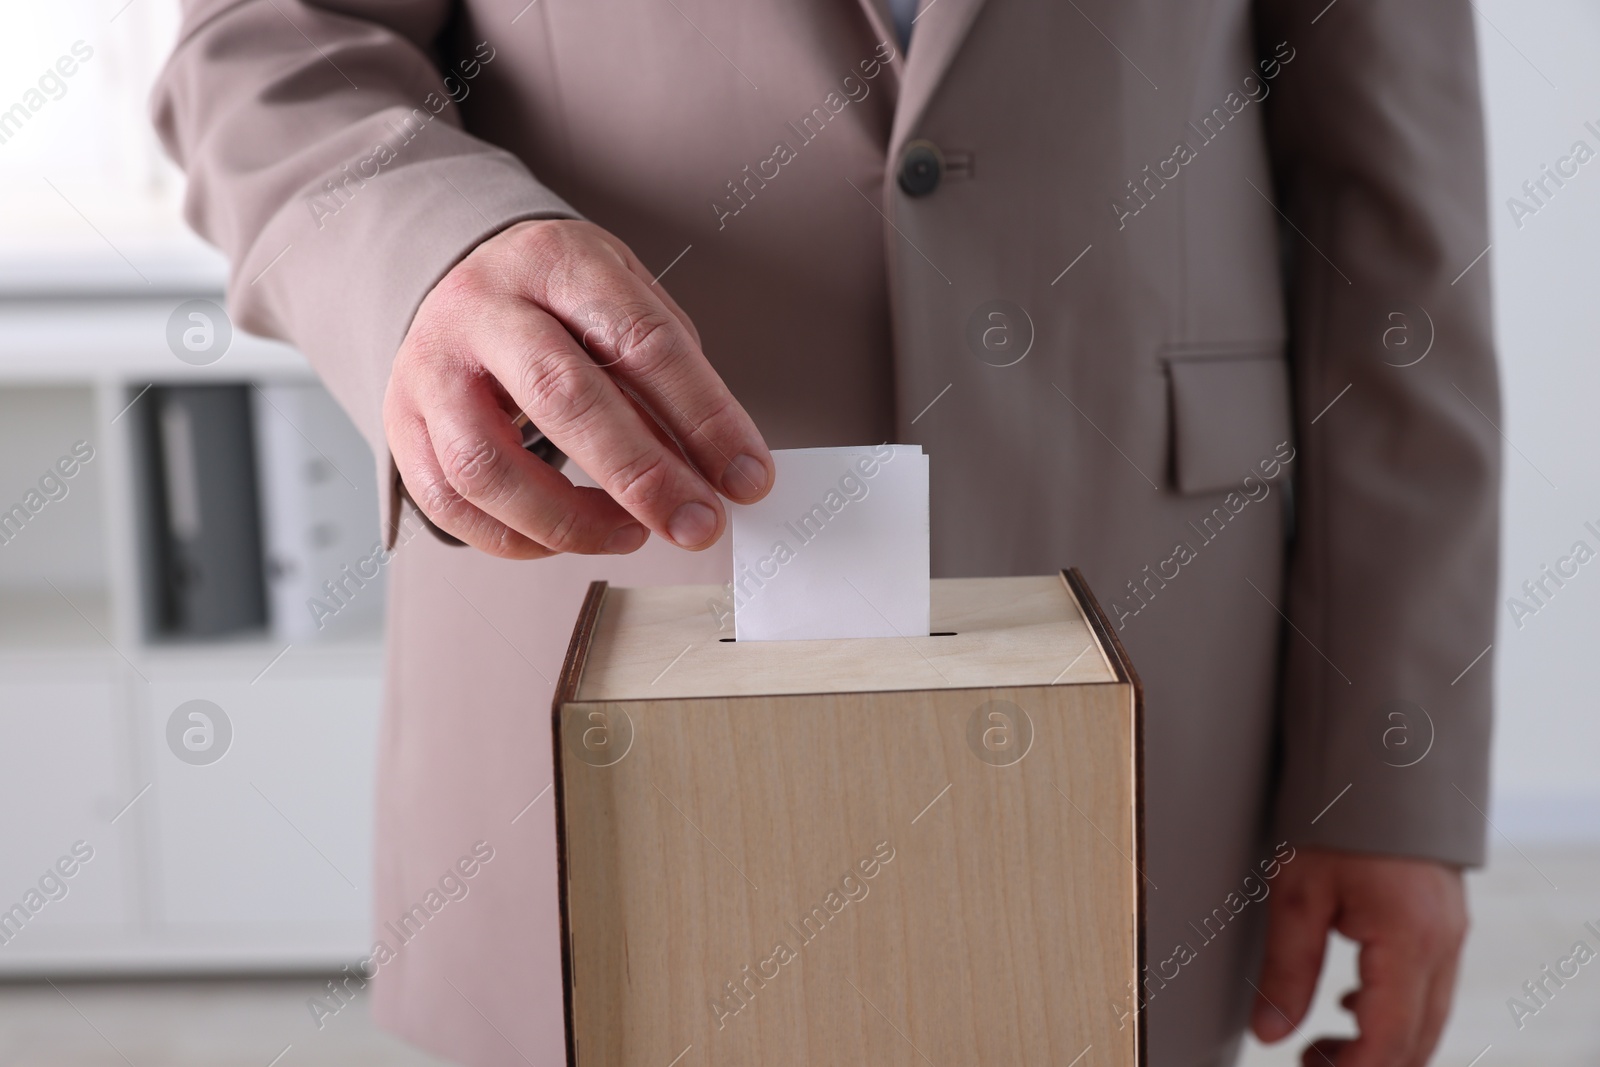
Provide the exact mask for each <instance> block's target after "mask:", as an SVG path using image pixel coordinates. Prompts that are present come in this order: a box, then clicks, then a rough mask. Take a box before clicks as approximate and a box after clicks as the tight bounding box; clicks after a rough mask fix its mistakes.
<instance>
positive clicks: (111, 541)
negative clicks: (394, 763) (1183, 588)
mask: <svg viewBox="0 0 1600 1067" xmlns="http://www.w3.org/2000/svg"><path fill="white" fill-rule="evenodd" d="M181 302H182V298H179V297H173V298H169V299H154V300H124V301H120V302H94V301H85V302H83V303H82V306H68V305H66V304H62V305H59V306H51V307H49V308H42V307H40V306H38V305H31V306H28V305H13V306H11V307H5V306H0V511H4V510H5V509H8V508H9V507H10V505H11V504H12V503H14V502H16V501H22V500H24V499H25V498H26V494H27V493H28V492H29V491H30V489H32V488H36V487H37V486H38V484H39V480H40V478H41V477H44V476H45V475H46V474H47V473H48V471H49V469H50V468H51V467H52V466H53V464H54V462H55V460H56V459H57V458H59V456H60V455H62V454H64V453H65V451H67V450H69V449H70V448H71V447H72V446H73V444H74V442H77V441H79V440H83V441H86V442H88V443H89V445H90V446H92V448H93V450H94V458H93V460H92V461H91V462H90V463H89V464H88V465H87V466H85V467H83V469H82V470H81V471H80V472H79V473H78V474H77V475H76V476H75V477H74V479H73V481H72V483H71V485H70V487H69V489H70V491H69V492H68V493H66V494H61V493H60V492H59V487H57V486H55V485H54V483H52V484H51V485H50V486H47V488H50V489H52V490H53V491H55V492H56V494H57V496H56V497H54V498H51V499H49V500H48V501H47V502H45V503H44V504H43V505H42V506H40V507H39V508H38V509H37V510H35V511H34V512H33V513H32V515H31V517H30V518H29V519H28V520H27V521H26V522H25V523H23V524H22V525H23V527H24V528H22V529H21V533H20V535H15V536H3V537H0V977H3V976H13V975H38V974H46V975H50V974H93V973H116V972H121V973H161V972H173V971H234V972H237V971H249V970H262V969H282V970H290V969H307V968H319V967H335V968H336V967H338V966H339V965H341V964H343V963H346V962H350V961H353V960H355V959H358V958H359V957H360V956H361V955H362V954H363V953H364V950H365V949H366V948H367V947H368V946H369V943H370V931H369V926H370V920H369V915H370V903H369V894H370V891H371V867H372V843H371V834H372V822H373V810H372V797H373V773H374V761H375V750H376V740H377V731H378V707H379V699H380V690H381V680H382V642H381V633H380V632H379V628H378V626H377V625H375V624H373V623H371V622H369V623H367V624H365V626H364V627H346V628H345V629H344V630H343V631H342V632H340V633H338V634H335V635H333V637H332V638H331V639H324V636H325V635H321V634H319V635H316V637H315V638H313V639H309V640H301V639H296V640H295V641H294V643H293V644H290V645H289V647H288V648H287V649H286V648H285V644H286V643H287V642H286V641H284V640H274V639H273V638H272V637H271V636H270V635H269V634H265V633H261V634H254V635H247V636H245V637H242V638H237V639H230V640H226V641H216V642H193V643H183V644H174V643H169V642H162V641H158V640H154V639H152V637H151V635H150V634H149V633H147V632H146V631H145V629H144V625H145V623H144V615H145V613H144V612H143V611H142V610H141V605H142V604H144V603H145V600H144V596H145V594H146V593H147V592H148V590H146V589H145V588H143V587H142V585H143V583H144V582H145V581H146V579H145V578H144V576H143V574H142V573H141V567H142V565H143V564H142V562H141V553H140V549H139V533H138V531H139V529H140V524H139V522H138V521H137V516H138V510H139V508H140V507H141V506H142V501H141V500H140V499H139V495H140V490H139V488H138V485H139V482H138V478H137V466H136V464H135V463H134V462H133V451H132V446H133V434H132V432H131V430H130V426H131V425H132V424H133V423H134V421H135V420H134V419H133V417H131V416H129V417H124V416H125V415H126V413H127V411H128V408H129V404H130V402H132V403H135V404H136V403H138V402H139V401H138V400H137V399H136V398H137V397H138V395H139V392H140V390H141V389H142V388H143V386H144V385H146V384H148V383H151V382H156V383H201V382H214V383H221V382H291V383H292V382H309V381H312V380H313V379H312V377H311V374H310V371H309V369H308V368H307V367H306V365H305V363H304V361H303V360H302V359H301V358H300V357H299V356H298V355H297V354H295V353H294V352H292V351H290V350H289V349H287V348H284V347H283V346H281V345H274V344H270V343H268V342H263V341H259V340H256V339H254V338H250V337H248V336H246V335H244V334H236V335H235V337H234V341H233V347H232V348H230V349H229V351H228V353H227V355H226V356H225V357H224V358H223V359H221V360H220V361H218V362H217V363H215V364H212V365H208V366H205V367H195V366H190V365H189V364H186V363H184V362H182V361H180V360H178V359H177V358H175V357H174V356H173V354H172V353H171V351H170V350H169V349H168V347H167V341H166V323H167V318H168V316H169V314H170V313H171V311H172V309H173V308H174V307H176V306H177V305H178V304H179V303H181ZM319 418H322V416H319ZM311 429H313V430H315V428H314V427H313V428H311ZM312 436H313V437H315V433H314V432H313V434H312ZM14 525H15V524H14ZM373 527H374V535H375V534H376V509H375V508H374V519H373ZM195 700H201V701H209V702H211V703H212V704H214V705H215V706H216V707H218V708H221V709H222V711H223V713H224V715H225V716H226V719H227V724H228V726H229V727H230V730H231V737H230V738H229V739H228V741H227V744H226V751H225V753H224V754H223V755H222V757H221V758H220V759H217V760H215V761H211V762H207V761H206V760H204V759H197V758H195V753H194V751H193V750H192V749H190V748H187V747H186V746H185V745H184V743H183V740H182V730H181V729H180V730H179V732H178V737H177V740H176V741H173V740H172V739H171V738H169V735H168V720H169V719H170V718H171V716H172V714H173V712H174V710H176V709H178V708H179V707H180V706H182V705H185V704H186V703H187V702H189V701H195ZM182 725H183V726H185V727H188V726H198V725H200V723H199V722H198V721H196V722H190V721H189V720H188V719H187V718H185V719H184V720H183V722H182ZM211 725H213V726H215V725H216V724H211ZM202 733H203V731H202ZM190 740H191V742H194V743H196V744H199V743H202V742H203V740H204V738H203V736H202V734H199V733H197V734H192V735H191V738H190ZM78 842H82V843H83V844H82V845H81V846H78V847H79V853H80V854H83V853H85V852H87V850H91V849H92V855H90V856H89V858H88V859H87V860H86V861H84V860H82V859H75V857H74V855H73V848H74V846H75V845H76V844H77V843H78ZM58 863H60V864H61V866H60V867H58V866H57V864H58ZM65 869H71V870H72V874H71V876H70V877H66V876H63V875H60V874H59V872H60V871H61V870H65ZM52 872H56V873H52ZM41 879H42V880H43V885H41ZM30 893H31V894H33V895H31V896H30ZM52 898H53V899H52ZM35 903H37V904H38V905H39V906H38V907H30V905H31V904H35ZM14 904H15V905H19V906H21V907H22V908H23V912H22V914H21V915H20V916H19V915H18V914H17V913H16V912H14V911H12V910H10V909H12V908H13V905H14ZM8 915H9V916H10V918H9V919H8Z"/></svg>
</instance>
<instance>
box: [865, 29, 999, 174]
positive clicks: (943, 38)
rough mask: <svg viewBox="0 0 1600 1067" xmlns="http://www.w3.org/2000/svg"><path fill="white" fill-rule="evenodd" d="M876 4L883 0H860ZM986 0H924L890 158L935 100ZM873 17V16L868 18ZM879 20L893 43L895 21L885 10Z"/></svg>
mask: <svg viewBox="0 0 1600 1067" xmlns="http://www.w3.org/2000/svg"><path fill="white" fill-rule="evenodd" d="M861 2H862V3H863V4H866V5H869V6H870V5H873V4H875V3H878V2H881V0H861ZM982 6H983V0H923V3H922V11H921V13H920V14H918V15H917V21H916V25H915V28H914V29H913V30H912V31H911V47H910V49H909V50H908V54H907V56H906V62H905V68H904V70H903V71H902V72H901V77H900V100H899V104H898V106H897V107H896V108H895V115H894V131H893V133H892V134H891V136H890V138H889V158H890V159H891V160H893V159H895V158H897V157H898V156H899V154H900V147H901V145H903V144H904V143H905V142H906V140H907V138H908V137H909V136H910V133H911V131H912V130H914V129H916V127H917V123H918V122H920V121H921V120H922V113H923V112H924V111H925V110H927V107H928V101H929V100H931V99H932V98H933V94H934V91H935V90H936V89H938V88H939V82H940V80H941V79H943V77H944V73H945V71H946V70H948V69H949V67H950V62H951V61H952V60H953V59H955V55H956V50H957V49H959V48H960V47H961V42H962V41H964V40H965V39H966V36H967V31H968V30H969V29H970V28H971V27H972V20H973V19H974V18H976V17H977V14H978V9H979V8H981V7H982ZM869 17H870V16H869ZM880 18H881V19H882V20H883V21H884V22H886V23H887V24H888V25H889V26H890V30H889V37H888V38H887V39H888V40H890V41H893V40H894V36H893V34H894V30H893V20H891V19H889V18H888V14H887V12H886V11H885V12H884V13H883V14H882V15H881V16H880Z"/></svg>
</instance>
